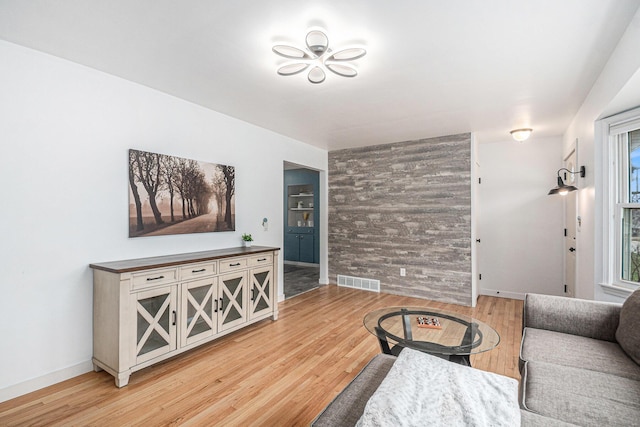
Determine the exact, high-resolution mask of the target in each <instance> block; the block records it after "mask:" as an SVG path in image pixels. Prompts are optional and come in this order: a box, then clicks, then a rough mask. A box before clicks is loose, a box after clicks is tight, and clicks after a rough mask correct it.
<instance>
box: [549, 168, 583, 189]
mask: <svg viewBox="0 0 640 427" xmlns="http://www.w3.org/2000/svg"><path fill="white" fill-rule="evenodd" d="M560 171H565V172H568V173H570V174H575V173H579V174H580V177H581V178H584V176H585V173H586V169H585V167H584V166H580V170H579V171H576V172H573V171H570V170H569V169H567V168H562V169H558V185H557V186H556V187H554V188H552V189H551V190H549V193H548V194H547V195H548V196H550V195H552V194H560V195H561V196H564V195H565V194H567V193H568V192H570V191H576V190H577V189H578V187H576V186H575V185H566V184H565V183H564V181H563V180H562V178H561V177H560Z"/></svg>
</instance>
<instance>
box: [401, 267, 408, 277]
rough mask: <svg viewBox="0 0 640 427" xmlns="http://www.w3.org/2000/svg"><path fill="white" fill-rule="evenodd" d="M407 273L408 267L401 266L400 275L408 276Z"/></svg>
mask: <svg viewBox="0 0 640 427" xmlns="http://www.w3.org/2000/svg"><path fill="white" fill-rule="evenodd" d="M406 275H407V269H406V268H401V269H400V276H401V277H404V276H406Z"/></svg>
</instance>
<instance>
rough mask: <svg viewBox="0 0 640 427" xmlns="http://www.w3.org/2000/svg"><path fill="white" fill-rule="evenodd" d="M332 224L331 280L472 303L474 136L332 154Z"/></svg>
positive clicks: (468, 135) (389, 145) (330, 153)
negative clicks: (374, 283) (369, 282)
mask: <svg viewBox="0 0 640 427" xmlns="http://www.w3.org/2000/svg"><path fill="white" fill-rule="evenodd" d="M329 224H331V227H330V228H329V254H330V256H329V275H330V276H329V277H330V280H331V282H334V281H336V280H337V279H336V275H338V274H343V275H347V276H356V277H364V278H369V279H378V280H380V282H381V290H382V292H388V293H392V294H396V295H404V296H412V297H419V298H428V299H433V300H437V301H442V302H447V303H456V304H463V305H471V134H469V133H465V134H459V135H450V136H444V137H438V138H429V139H421V140H417V141H407V142H399V143H393V144H384V145H376V146H369V147H362V148H354V149H346V150H337V151H331V152H329ZM401 267H404V268H406V270H407V275H406V277H400V268H401Z"/></svg>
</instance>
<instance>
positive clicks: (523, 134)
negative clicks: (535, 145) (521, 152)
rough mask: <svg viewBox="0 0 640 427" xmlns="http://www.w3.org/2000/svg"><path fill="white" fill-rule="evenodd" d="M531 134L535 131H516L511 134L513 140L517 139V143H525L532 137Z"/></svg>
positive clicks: (527, 129) (525, 129)
mask: <svg viewBox="0 0 640 427" xmlns="http://www.w3.org/2000/svg"><path fill="white" fill-rule="evenodd" d="M531 132H533V129H529V128H524V129H514V130H512V131H511V132H509V133H510V134H511V136H512V137H513V139H515V140H516V141H518V142H523V141H526V140H527V139H528V138H529V136H531Z"/></svg>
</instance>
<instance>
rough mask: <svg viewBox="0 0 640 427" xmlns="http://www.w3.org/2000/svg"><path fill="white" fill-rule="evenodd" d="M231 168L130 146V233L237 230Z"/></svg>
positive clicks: (153, 234) (137, 235)
mask: <svg viewBox="0 0 640 427" xmlns="http://www.w3.org/2000/svg"><path fill="white" fill-rule="evenodd" d="M235 218H236V215H235V168H234V167H233V166H225V165H218V164H214V163H205V162H199V161H196V160H189V159H183V158H180V157H174V156H167V155H165V154H158V153H150V152H147V151H139V150H129V237H140V236H160V235H168V234H186V233H207V232H214V231H234V230H235Z"/></svg>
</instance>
